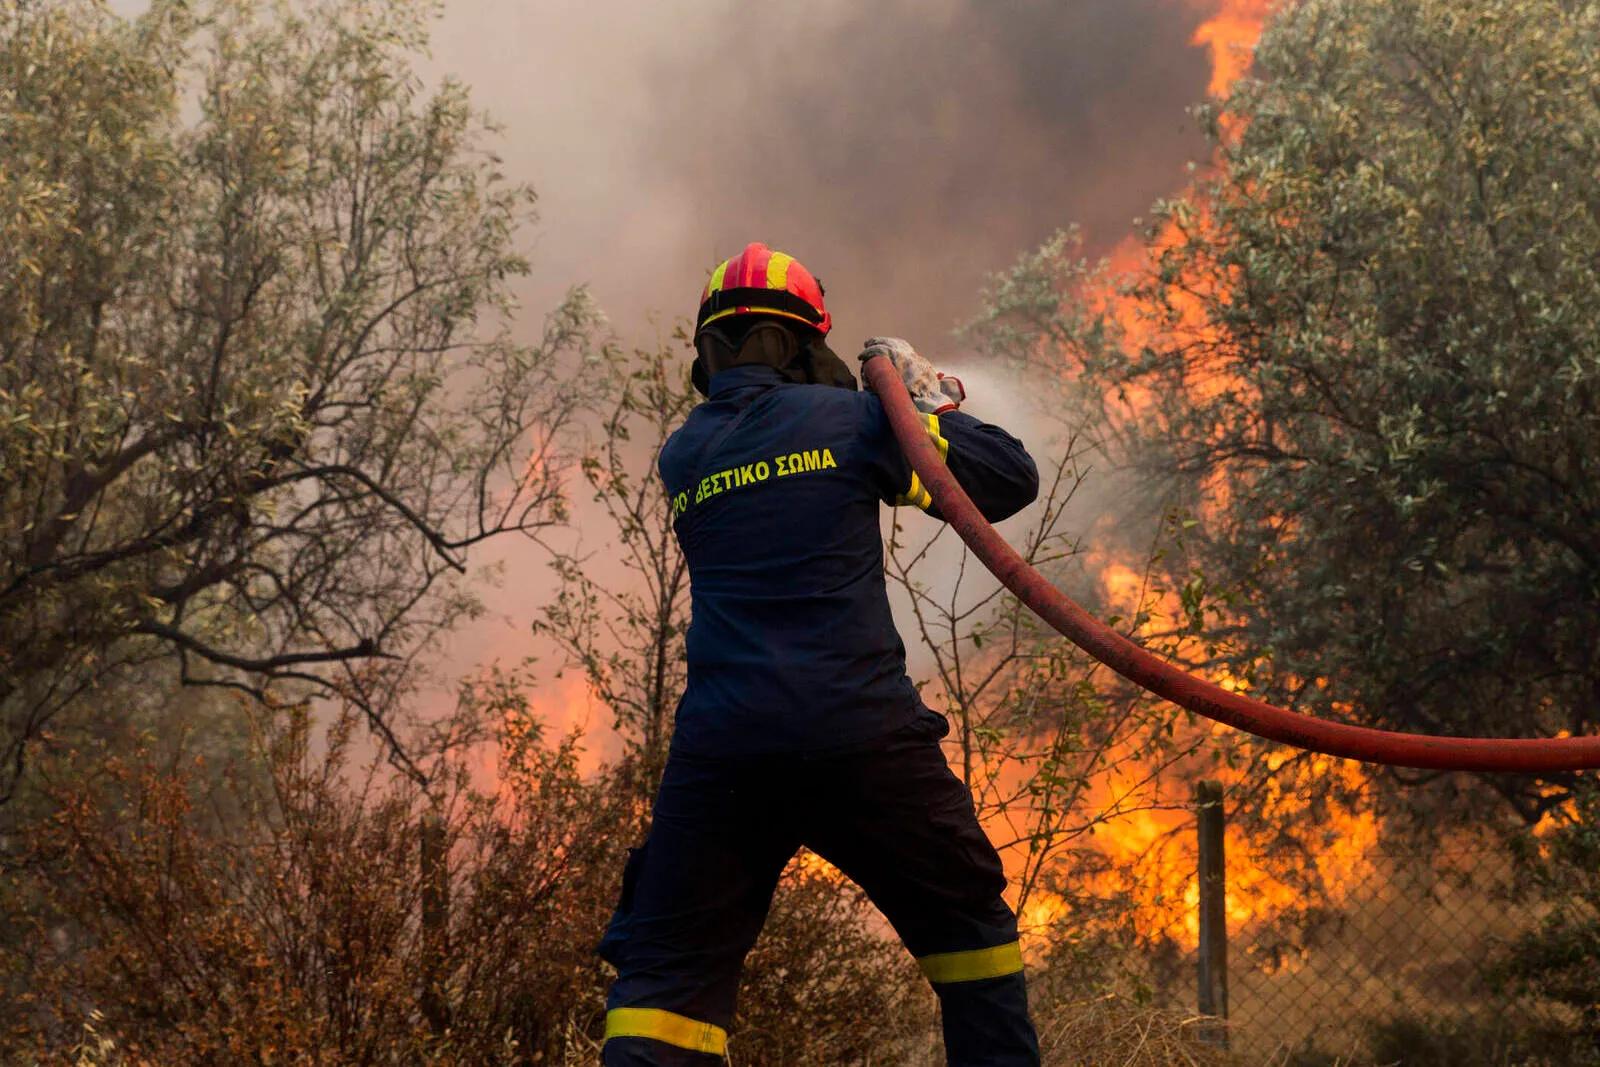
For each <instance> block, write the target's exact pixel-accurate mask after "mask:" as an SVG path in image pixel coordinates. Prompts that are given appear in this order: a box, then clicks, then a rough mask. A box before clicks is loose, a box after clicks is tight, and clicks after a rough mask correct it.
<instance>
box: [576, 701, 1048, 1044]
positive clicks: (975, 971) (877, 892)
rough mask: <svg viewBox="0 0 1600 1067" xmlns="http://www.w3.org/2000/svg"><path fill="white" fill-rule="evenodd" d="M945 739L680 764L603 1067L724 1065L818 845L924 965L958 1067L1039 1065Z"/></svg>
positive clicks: (1003, 908) (909, 738)
mask: <svg viewBox="0 0 1600 1067" xmlns="http://www.w3.org/2000/svg"><path fill="white" fill-rule="evenodd" d="M948 729H949V727H948V724H947V723H946V722H945V720H944V719H943V717H942V716H939V715H935V714H934V713H932V712H924V713H923V714H922V716H921V717H920V718H919V719H918V720H917V721H916V722H915V723H913V725H912V726H910V727H908V728H906V729H904V730H902V731H899V732H898V733H896V734H893V735H890V736H889V737H887V738H884V739H882V740H880V741H879V742H877V743H875V744H872V745H869V746H865V747H862V748H858V749H854V750H851V751H848V752H844V753H836V754H831V755H826V756H809V757H801V756H770V757H758V758H741V759H709V758H696V757H692V756H687V755H684V754H682V753H677V752H675V753H673V754H672V755H671V757H669V759H668V763H667V768H666V772H665V774H664V776H663V779H662V783H661V789H660V792H659V793H658V794H657V797H656V804H655V814H654V819H653V822H652V824H651V829H650V834H649V837H648V839H647V840H646V841H645V844H644V846H643V847H642V848H639V849H635V850H634V851H633V853H632V855H631V857H630V858H629V861H628V865H627V869H626V871H625V872H624V874H623V886H622V897H621V900H620V901H619V902H618V905H617V910H616V914H615V915H614V916H613V917H612V920H611V925H610V927H609V929H608V930H607V931H606V935H605V938H604V940H603V941H602V942H601V945H600V954H601V955H602V956H603V957H604V958H605V959H607V960H608V961H610V962H611V963H612V964H614V965H615V966H616V968H617V971H618V974H617V979H616V981H615V983H614V984H613V985H612V987H611V994H610V997H609V998H608V1000H607V1004H606V1006H607V1009H608V1010H607V1020H606V1021H607V1035H608V1037H607V1041H606V1044H605V1052H604V1057H603V1058H604V1062H605V1063H606V1064H607V1065H610V1067H642V1065H651V1067H698V1065H712V1064H718V1063H720V1062H721V1061H722V1054H723V1052H724V1050H725V1048H726V1042H727V1039H728V1035H727V1029H728V1026H729V1023H730V1022H731V1021H732V1019H733V1013H734V999H735V995H736V993H737V991H738V984H739V972H740V969H741V967H742V965H743V962H744V957H745V954H746V953H747V952H749V950H750V947H751V946H752V945H753V944H754V943H755V940H756V936H757V935H758V934H759V933H760V932H761V926H762V923H763V922H764V921H765V919H766V914H767V908H768V906H769V904H770V903H771V900H772V893H773V890H774V889H775V887H776V886H777V882H778V876H779V874H780V873H781V872H782V871H783V868H784V866H785V865H786V864H787V863H788V861H789V859H790V858H791V857H792V856H793V855H794V853H795V852H796V851H797V850H798V849H799V847H800V846H802V845H805V846H807V847H809V848H811V849H812V850H813V851H814V852H816V853H817V854H819V855H820V856H822V857H823V858H824V859H826V860H828V861H829V862H830V863H832V864H833V865H834V866H836V867H838V868H839V869H840V870H841V871H843V872H844V873H845V875H847V876H848V877H849V878H851V879H852V880H853V881H855V882H856V884H858V885H859V886H861V888H862V889H863V890H865V891H866V893H867V895H868V896H869V897H870V898H871V899H872V901H873V903H874V904H876V905H877V906H878V908H879V909H880V910H881V911H882V912H883V914H884V915H885V917H887V918H888V920H889V922H890V924H891V925H893V926H894V929H895V932H896V933H898V934H899V935H900V938H901V940H902V941H904V943H905V945H906V947H907V949H909V950H910V952H911V953H912V955H913V956H915V957H916V958H917V960H918V962H919V963H920V964H921V966H922V969H923V972H924V974H926V975H927V977H928V979H929V980H930V981H931V982H932V983H933V988H934V991H935V992H936V993H937V994H938V996H939V1000H940V1005H941V1013H942V1017H943V1025H944V1040H945V1051H946V1055H947V1057H948V1059H949V1062H950V1063H951V1064H952V1065H956V1067H969V1065H979V1064H982V1065H985V1067H1012V1065H1017V1067H1025V1065H1026V1067H1032V1065H1036V1064H1038V1062H1039V1046H1038V1039H1037V1038H1036V1037H1035V1035H1034V1030H1033V1024H1032V1022H1031V1021H1030V1020H1029V1017H1028V1003H1027V991H1026V988H1025V985H1024V981H1023V975H1022V957H1021V954H1020V951H1019V950H1018V948H1017V923H1016V916H1015V915H1014V914H1013V913H1012V911H1011V909H1010V907H1009V906H1008V905H1007V904H1006V902H1005V901H1004V899H1002V896H1001V894H1002V892H1003V891H1004V889H1005V884H1006V883H1005V873H1004V871H1003V870H1002V868H1001V865H1000V858H999V856H998V855H997V854H996V853H995V850H994V847H993V846H992V845H990V843H989V840H988V838H987V837H986V836H985V835H984V833H983V829H982V827H980V826H979V825H978V820H977V816H976V814H975V813H974V811H973V807H972V797H971V794H970V793H969V792H968V790H967V788H966V786H965V785H964V784H963V783H962V782H961V780H960V779H959V778H957V777H956V776H955V775H954V774H952V773H951V771H950V768H949V766H948V764H947V763H946V762H945V758H944V754H943V752H942V751H941V750H940V747H939V738H940V737H942V736H943V735H944V734H945V732H947V730H948ZM796 1022H797V1025H804V1020H796Z"/></svg>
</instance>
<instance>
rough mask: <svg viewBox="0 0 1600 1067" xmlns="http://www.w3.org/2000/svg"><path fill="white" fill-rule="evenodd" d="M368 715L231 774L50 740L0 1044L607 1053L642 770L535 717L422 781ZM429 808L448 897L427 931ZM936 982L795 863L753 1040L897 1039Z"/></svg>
mask: <svg viewBox="0 0 1600 1067" xmlns="http://www.w3.org/2000/svg"><path fill="white" fill-rule="evenodd" d="M506 721H508V720H501V721H500V725H501V726H503V725H504V723H505V722H506ZM352 727H353V720H352V719H350V718H347V717H341V718H338V719H337V720H336V721H335V722H334V724H333V725H332V728H331V729H330V730H329V731H328V732H327V733H326V734H325V735H319V734H318V732H317V731H315V730H313V729H312V728H311V725H310V722H309V717H308V716H306V715H305V714H303V713H294V714H290V715H288V716H279V717H277V718H275V719H272V720H270V721H269V722H264V723H261V724H258V729H257V730H256V733H255V736H254V740H253V742H252V745H251V752H250V753H249V754H248V755H247V756H246V757H244V758H241V759H240V760H239V762H238V764H237V766H231V767H229V768H227V769H226V770H223V771H220V772H219V771H218V770H217V769H216V768H215V767H212V766H208V765H207V764H206V763H205V762H204V761H200V760H196V759H194V758H193V757H192V754H190V755H186V754H185V751H184V749H183V746H182V745H181V744H179V745H176V746H174V745H173V744H171V743H170V740H171V739H167V743H164V744H156V743H155V742H154V740H153V739H151V738H145V739H142V740H141V739H129V740H128V742H127V744H126V746H125V748H124V749H123V752H124V754H122V755H118V756H110V757H108V756H107V755H106V754H105V753H104V752H103V751H99V750H86V751H81V752H80V751H76V750H74V749H73V748H72V747H71V746H63V747H62V748H61V749H60V750H57V751H53V752H51V753H50V754H49V756H48V759H47V760H46V761H45V763H43V764H41V768H40V770H41V782H42V784H41V787H40V792H41V794H42V799H47V800H48V805H47V806H40V807H39V811H40V812H41V814H38V815H36V817H33V818H32V819H30V821H28V822H27V824H26V825H22V824H20V823H18V822H17V821H16V820H15V819H13V820H12V821H11V822H9V823H8V824H7V825H6V826H5V827H4V828H3V830H0V845H3V846H4V856H3V858H4V864H3V866H0V1000H4V1001H6V1003H7V1004H8V1010H7V1011H5V1012H4V1013H0V1016H3V1017H0V1062H4V1063H8V1064H9V1063H23V1064H28V1063H37V1064H107V1065H110V1064H119V1065H134V1064H176V1063H195V1064H207V1063H228V1064H232V1063H246V1062H250V1063H277V1064H299V1063H337V1064H391V1063H408V1064H409V1063H433V1064H473V1065H479V1064H524V1063H538V1064H579V1063H585V1064H592V1063H594V1062H595V1061H596V1059H597V1056H596V1052H597V1049H598V1046H599V1037H600V1035H601V1033H602V1031H603V1027H604V997H605V991H606V988H607V985H608V983H609V980H610V976H611V972H610V970H609V968H608V967H607V966H606V965H605V964H603V963H602V962H601V961H600V960H599V959H598V958H597V957H596V956H595V954H594V947H595V945H596V944H597V942H598V941H599V937H600V934H601V932H602V930H603V928H604V925H605V922H606V920H607V918H608V917H609V914H610V911H611V907H612V905H613V903H614V901H615V899H616V891H617V881H618V878H619V877H620V874H621V870H622V866H623V856H624V854H625V852H626V849H627V847H628V846H629V845H632V844H636V843H637V841H638V839H639V836H640V834H641V833H642V832H643V829H644V827H643V818H644V816H643V812H644V805H643V803H642V801H641V785H642V784H643V783H644V780H645V779H648V777H649V776H648V775H647V774H641V773H640V772H639V769H638V768H637V767H629V766H623V767H611V768H604V769H601V770H600V771H598V772H594V773H589V774H584V773H580V771H579V768H578V762H579V761H578V750H577V748H576V745H575V743H574V742H573V741H572V740H570V739H568V740H565V741H547V740H546V739H545V738H544V737H543V736H542V735H541V733H540V731H539V730H538V729H537V727H536V726H530V725H529V724H528V723H527V722H525V721H524V722H523V723H522V725H521V728H520V729H517V730H514V731H513V730H506V729H498V733H499V743H500V744H499V749H498V754H499V760H498V764H497V773H496V775H495V781H494V783H493V785H492V786H490V787H487V788H484V787H481V786H480V787H474V786H473V784H472V782H471V780H470V776H468V775H466V774H465V773H463V772H464V764H452V763H451V762H450V761H449V760H445V761H442V762H441V764H440V768H441V769H440V771H439V773H438V774H437V775H436V776H435V778H434V781H435V784H436V786H437V789H436V790H435V792H434V793H433V795H432V796H428V795H424V794H423V793H422V792H421V791H420V790H419V789H418V788H417V787H416V786H415V785H413V784H412V783H411V782H410V781H409V780H407V779H403V778H399V777H397V776H394V775H391V774H388V773H385V772H384V771H382V770H381V768H382V767H383V763H382V760H381V758H371V759H368V760H367V761H366V762H364V763H363V762H362V761H361V760H359V759H358V758H357V749H358V746H357V745H355V744H354V743H353V742H352ZM451 758H452V759H456V758H457V757H455V756H452V757H451ZM461 758H462V759H464V757H461ZM480 777H481V774H480ZM13 814H14V812H13ZM425 814H429V815H430V816H433V815H436V816H437V817H438V818H439V819H440V820H441V822H442V827H443V835H444V843H445V846H446V848H445V852H444V854H445V855H446V856H447V857H448V866H447V870H448V892H449V896H450V906H449V909H448V917H447V919H446V920H445V921H444V923H443V925H440V924H438V923H436V924H433V925H432V926H430V927H429V929H427V930H424V928H423V923H422V921H421V914H422V912H423V907H422V904H423V901H422V891H421V887H422V882H423V878H422V876H421V847H420V840H421V835H420V824H421V821H422V819H423V817H424V815H425ZM430 975H431V976H432V978H431V980H430V977H429V976H430ZM430 989H431V990H435V991H436V995H435V996H433V997H432V998H430V996H429V995H428V994H429V990H430ZM930 999H931V998H930V997H929V995H928V994H927V992H926V986H925V984H924V983H923V982H922V980H921V977H920V975H918V974H917V972H916V969H915V967H914V965H913V964H912V962H911V961H910V959H909V957H907V956H906V954H905V953H904V950H903V949H901V947H900V946H899V945H898V944H897V943H895V942H893V941H889V940H885V938H884V937H883V936H882V925H881V922H880V921H878V920H877V919H876V918H875V917H874V914H873V912H872V911H871V908H870V906H869V905H868V904H867V902H866V901H865V899H864V898H863V897H862V895H861V894H860V893H859V892H858V891H857V890H855V889H854V887H852V886H850V885H849V884H848V883H846V882H844V881H843V880H842V879H840V878H837V877H836V876H832V875H831V874H830V873H829V872H828V871H826V870H824V869H821V868H819V867H818V866H816V865H813V864H808V863H804V862H800V863H797V864H795V865H794V866H793V867H792V868H791V870H790V871H789V872H788V874H787V875H786V877H785V879H784V881H783V883H782V885H781V886H780V889H779V892H778V896H777V898H776V900H775V901H774V904H773V909H772V914H771V918H770V921H769V923H768V926H767V929H766V931H765V933H764V934H763V937H762V939H761V942H760V944H759V945H758V947H757V949H756V951H755V952H754V953H752V956H751V959H750V961H749V967H748V970H747V977H746V983H745V987H744V994H743V996H742V999H741V1004H740V1013H739V1020H738V1022H737V1024H736V1026H735V1032H736V1033H737V1035H738V1037H737V1046H736V1061H735V1062H738V1063H744V1064H774V1063H781V1064H789V1065H796V1067H804V1065H811V1064H815V1065H823V1064H840V1063H897V1062H906V1060H905V1059H904V1058H902V1057H900V1056H899V1055H898V1054H896V1055H894V1056H893V1057H892V1058H889V1059H884V1058H883V1055H884V1052H883V1050H885V1049H893V1048H897V1047H900V1046H901V1045H902V1044H904V1043H905V1042H906V1041H908V1040H915V1039H918V1038H923V1037H925V1035H927V1034H928V1033H929V1032H930V1031H931V1026H932V1023H931V1020H932V1010H931V1004H930ZM12 1008H17V1009H20V1010H11V1009H12Z"/></svg>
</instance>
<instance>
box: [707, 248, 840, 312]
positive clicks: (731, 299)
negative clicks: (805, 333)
mask: <svg viewBox="0 0 1600 1067" xmlns="http://www.w3.org/2000/svg"><path fill="white" fill-rule="evenodd" d="M752 314H760V315H777V316H779V317H781V318H786V319H793V320H795V321H796V322H799V323H803V324H804V325H806V326H809V327H811V328H812V329H813V330H816V331H818V332H819V333H822V334H826V333H827V332H828V331H829V330H831V329H833V317H832V316H831V315H829V314H828V309H827V308H826V307H825V306H824V305H823V303H822V285H821V283H820V282H818V281H817V279H816V278H814V277H813V276H812V274H811V272H810V271H808V270H806V268H805V267H804V266H802V265H801V263H800V261H799V260H797V259H795V258H794V257H793V256H791V255H787V254H785V253H783V252H774V251H773V250H772V249H770V248H768V247H767V246H766V245H764V244H762V243H761V242H759V241H754V242H751V243H750V244H748V245H746V246H745V249H744V251H743V252H740V253H739V254H738V255H736V256H734V257H733V258H732V259H725V260H723V261H722V263H721V264H720V265H719V266H718V267H717V269H716V270H714V271H712V272H711V279H710V280H709V281H707V282H706V288H705V292H703V293H702V294H701V295H700V314H699V315H697V316H696V317H695V322H694V332H695V333H696V334H699V332H700V331H701V330H703V329H704V328H705V327H707V326H709V325H710V324H711V323H713V322H716V321H717V320H718V319H725V318H728V317H729V316H732V315H752Z"/></svg>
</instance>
